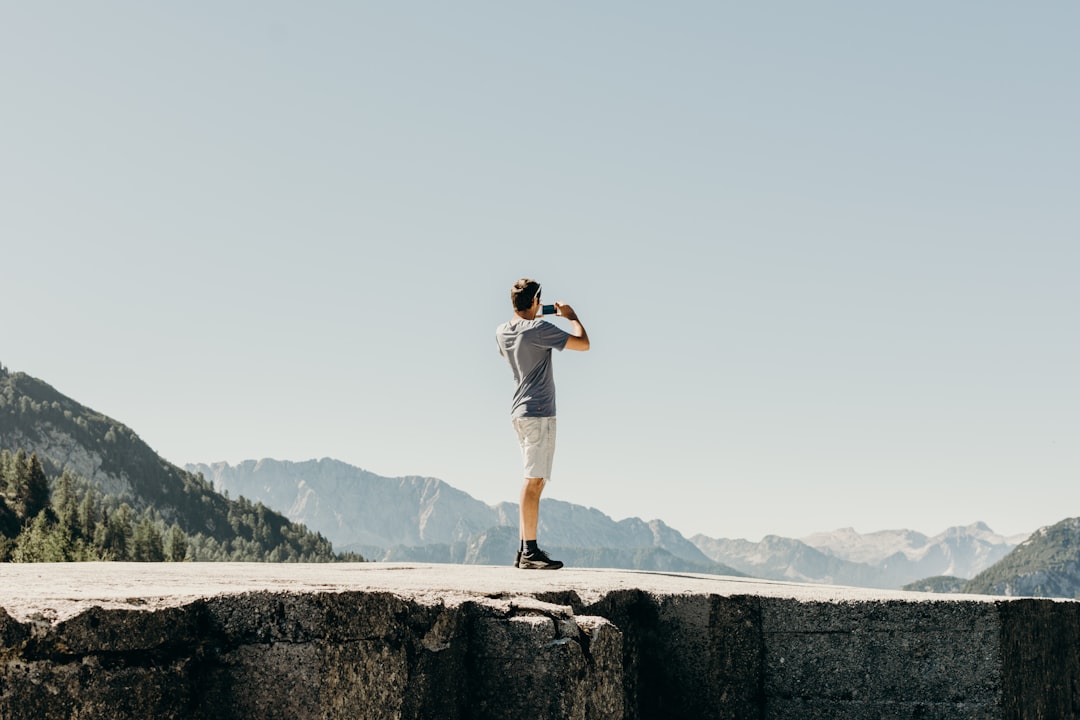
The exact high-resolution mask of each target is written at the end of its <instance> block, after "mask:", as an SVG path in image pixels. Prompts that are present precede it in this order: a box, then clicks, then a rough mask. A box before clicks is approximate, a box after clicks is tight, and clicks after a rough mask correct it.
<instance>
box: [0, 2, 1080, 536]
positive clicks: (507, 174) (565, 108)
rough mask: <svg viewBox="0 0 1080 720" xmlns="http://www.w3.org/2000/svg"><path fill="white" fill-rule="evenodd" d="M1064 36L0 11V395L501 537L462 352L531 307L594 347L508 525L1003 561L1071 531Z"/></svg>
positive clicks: (95, 6) (675, 13)
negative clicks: (469, 504) (373, 479)
mask: <svg viewBox="0 0 1080 720" xmlns="http://www.w3.org/2000/svg"><path fill="white" fill-rule="evenodd" d="M1078 25H1080V5H1077V4H1076V3H1071V2H1046V3H1037V4H1034V5H1032V4H1028V5H1017V4H1015V3H1002V2H978V3H976V2H956V3H936V2H933V3H932V2H919V1H917V2H912V3H902V4H896V3H865V2H831V1H826V2H822V3H800V2H777V3H728V2H693V1H690V2H682V3H645V2H610V1H601V2H592V3H471V2H463V3H440V2H424V1H421V2H413V3H374V2H332V1H328V2H322V3H294V2H276V1H270V2H261V3H239V2H234V1H232V0H224V1H222V2H213V3H211V2H201V1H197V2H184V3H145V2H134V1H117V0H104V1H103V2H97V3H76V2H36V3H26V2H15V1H13V0H0V98H2V100H0V103H2V108H3V109H2V112H0V318H2V322H0V362H2V363H3V364H4V365H5V366H6V367H7V368H8V369H9V370H11V371H22V372H26V373H28V374H30V375H32V376H34V377H37V378H40V379H42V380H44V381H46V382H48V383H49V384H51V385H52V386H54V387H55V388H56V389H57V390H59V391H60V392H62V393H64V394H66V395H68V396H70V397H72V398H74V399H76V400H77V401H79V402H81V403H83V404H85V405H87V406H89V407H91V408H93V409H94V410H96V411H98V412H101V413H104V414H105V415H108V416H110V417H112V418H115V419H117V420H119V421H120V422H122V423H124V424H126V425H128V426H129V427H131V428H132V429H133V430H134V431H135V432H136V433H138V435H139V436H140V437H141V438H142V439H143V440H144V441H146V442H147V443H148V444H149V445H150V446H151V447H152V448H154V449H155V450H156V451H157V452H158V453H160V454H161V455H162V456H163V457H164V458H165V459H166V460H168V461H170V462H173V463H176V464H179V465H183V464H185V463H196V462H203V463H212V462H218V461H227V462H230V463H238V462H241V461H243V460H247V459H259V458H266V457H269V458H276V459H279V460H293V461H303V460H308V459H312V458H323V457H331V458H336V459H338V460H342V461H344V462H347V463H350V464H353V465H356V466H359V467H362V468H365V469H367V470H369V471H371V472H374V473H378V474H380V475H385V476H391V477H396V476H404V475H420V476H431V477H437V478H440V479H442V480H444V481H446V482H448V483H450V484H451V485H453V486H454V487H456V488H458V489H460V490H463V491H465V492H467V493H469V494H470V495H472V496H473V497H475V498H477V499H480V500H482V501H484V502H487V503H491V504H494V503H497V502H501V501H514V502H516V501H517V497H518V492H519V487H520V484H521V474H522V470H521V464H520V456H519V451H518V448H517V443H516V440H515V438H514V435H513V431H512V429H511V427H510V423H509V407H510V399H511V395H512V392H513V383H512V377H511V374H510V369H509V367H508V366H507V364H506V362H505V361H504V360H503V359H502V358H501V357H500V356H499V354H498V352H497V349H496V345H495V340H494V329H495V327H496V325H498V324H499V323H501V322H503V321H505V320H507V319H508V318H509V316H510V302H509V291H510V287H511V285H512V284H513V282H514V281H515V280H517V279H518V278H520V277H532V278H536V279H537V280H539V281H540V282H542V283H543V287H544V298H545V299H546V300H548V301H554V300H557V301H560V302H565V303H568V304H570V305H572V306H573V308H574V309H575V310H576V311H577V313H578V314H579V316H580V318H581V320H582V322H583V323H584V325H585V327H586V328H587V330H588V332H589V336H590V339H591V341H592V349H591V350H590V351H589V352H587V353H575V352H563V353H560V354H557V355H556V357H555V360H554V362H555V377H556V383H557V387H558V411H559V439H558V450H557V453H556V459H555V468H554V471H553V477H552V481H551V483H550V484H549V485H548V488H547V490H546V491H545V497H550V498H556V499H559V500H564V501H567V502H573V503H579V504H582V505H587V506H591V507H596V508H599V509H600V510H602V511H603V512H605V513H607V514H608V515H610V516H612V517H613V518H614V519H616V520H619V519H622V518H626V517H640V518H643V519H646V520H649V519H661V520H663V521H664V522H665V523H667V524H668V525H670V526H672V527H674V528H676V529H678V530H679V531H681V532H682V533H683V534H685V535H687V536H691V535H693V534H697V533H703V534H705V535H708V536H710V537H717V538H747V539H750V540H759V539H761V538H762V537H763V536H765V535H768V534H776V535H783V536H788V537H801V536H804V535H807V534H809V533H812V532H816V531H825V530H831V529H836V528H842V527H853V528H855V529H856V530H857V531H859V532H862V533H868V532H874V531H878V530H885V529H897V528H909V529H913V530H918V531H920V532H924V533H927V534H935V533H938V532H941V531H942V530H944V529H946V528H948V527H952V526H956V525H967V524H970V523H973V522H976V521H983V522H986V523H987V524H989V525H990V527H991V528H993V529H994V530H995V531H997V532H999V533H1002V534H1006V535H1012V534H1018V533H1027V532H1031V531H1033V530H1035V529H1037V528H1038V527H1041V526H1044V525H1048V524H1052V523H1055V522H1057V521H1059V520H1061V519H1064V518H1066V517H1074V516H1077V515H1080V443H1078V442H1077V440H1078V437H1080V382H1078V380H1077V372H1076V369H1077V368H1078V367H1080V340H1078V333H1077V329H1078V327H1080V282H1078V279H1080V278H1078V269H1080V202H1078V199H1080V133H1077V131H1076V128H1078V127H1080V92H1077V88H1078V84H1080V44H1078V43H1077V42H1076V41H1075V39H1076V34H1077V27H1078ZM556 322H557V323H560V322H564V321H560V320H556ZM564 327H565V326H564ZM542 541H543V539H542V538H541V542H542Z"/></svg>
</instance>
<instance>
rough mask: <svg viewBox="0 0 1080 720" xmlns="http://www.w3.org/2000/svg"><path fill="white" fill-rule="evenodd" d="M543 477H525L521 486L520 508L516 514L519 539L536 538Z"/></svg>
mask: <svg viewBox="0 0 1080 720" xmlns="http://www.w3.org/2000/svg"><path fill="white" fill-rule="evenodd" d="M545 484H547V481H546V480H544V478H525V482H524V483H523V484H522V486H521V510H520V512H519V514H518V527H519V529H520V531H521V532H520V534H521V541H522V543H524V542H525V541H526V540H534V541H535V540H536V523H537V522H538V520H539V517H540V493H542V492H544V485H545Z"/></svg>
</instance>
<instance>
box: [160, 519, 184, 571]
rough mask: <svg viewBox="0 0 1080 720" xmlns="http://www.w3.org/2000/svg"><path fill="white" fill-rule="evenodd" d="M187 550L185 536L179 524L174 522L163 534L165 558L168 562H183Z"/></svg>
mask: <svg viewBox="0 0 1080 720" xmlns="http://www.w3.org/2000/svg"><path fill="white" fill-rule="evenodd" d="M187 551H188V542H187V536H186V535H185V534H184V531H183V530H181V529H180V526H179V525H175V524H174V525H173V526H172V527H171V528H169V532H168V534H167V535H166V536H165V559H166V560H168V561H169V562H184V559H185V558H186V557H187Z"/></svg>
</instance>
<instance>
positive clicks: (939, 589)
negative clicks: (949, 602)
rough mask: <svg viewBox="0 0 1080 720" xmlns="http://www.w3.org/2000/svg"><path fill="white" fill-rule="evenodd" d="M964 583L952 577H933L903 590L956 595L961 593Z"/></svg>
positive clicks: (918, 581) (962, 580)
mask: <svg viewBox="0 0 1080 720" xmlns="http://www.w3.org/2000/svg"><path fill="white" fill-rule="evenodd" d="M966 583H967V580H965V579H964V578H958V577H956V576H954V575H935V576H934V577H928V578H923V579H922V580H916V581H915V582H912V583H908V584H907V585H905V586H904V588H903V589H904V590H910V591H913V592H931V593H958V592H963V590H964V585H965V584H966Z"/></svg>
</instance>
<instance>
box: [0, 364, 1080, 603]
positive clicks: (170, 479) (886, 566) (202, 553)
mask: <svg viewBox="0 0 1080 720" xmlns="http://www.w3.org/2000/svg"><path fill="white" fill-rule="evenodd" d="M0 451H5V452H7V453H9V454H8V455H6V456H5V457H7V458H9V459H8V460H5V462H12V460H11V458H16V456H15V455H14V453H24V455H19V456H18V457H23V458H26V457H29V456H30V455H31V454H33V455H34V456H36V457H37V458H39V460H40V462H41V465H42V466H43V468H44V469H45V470H46V471H47V473H51V475H52V480H51V481H50V482H52V484H53V492H54V493H56V492H57V487H58V486H57V482H59V481H58V476H59V475H60V474H61V473H63V474H64V477H67V475H68V474H69V473H70V474H72V475H73V476H74V477H75V478H76V479H77V480H78V483H76V484H74V485H73V484H72V483H71V482H70V481H68V484H67V485H66V486H64V487H66V488H67V490H65V491H64V492H67V493H68V494H69V496H70V492H71V488H78V487H87V488H91V489H92V490H93V491H94V492H97V493H99V497H98V500H96V501H95V502H96V503H97V504H98V506H99V507H100V509H101V518H100V519H101V520H102V521H104V520H105V519H107V518H106V517H105V515H106V513H113V514H114V518H115V517H118V516H119V515H122V511H123V510H124V507H123V506H124V505H130V507H131V508H133V511H134V513H135V514H134V515H132V514H131V513H129V515H128V516H127V517H128V518H129V520H128V522H129V524H128V525H127V526H126V527H128V531H130V530H131V527H132V525H131V524H130V522H131V521H132V520H134V519H138V518H142V520H140V522H141V523H142V525H141V526H140V527H143V526H146V527H149V526H150V525H153V526H155V527H156V528H158V529H159V530H161V531H164V530H165V529H167V528H168V526H169V525H170V524H171V530H170V533H172V534H173V535H175V534H177V533H179V537H180V538H181V539H183V538H184V537H186V538H187V540H186V542H187V547H188V555H187V559H189V560H201V559H216V560H229V559H234V560H235V559H259V560H271V561H273V560H286V559H291V560H334V559H337V560H341V559H351V560H356V559H359V555H357V554H349V555H342V554H341V553H335V552H334V550H333V549H332V548H331V546H330V541H333V543H335V544H337V545H338V548H337V549H338V550H342V551H347V550H359V551H362V552H363V553H365V554H366V555H367V556H369V559H374V560H426V561H432V562H465V563H485V564H488V563H490V564H509V563H510V562H511V561H512V554H513V551H514V548H515V546H516V544H517V531H516V524H517V523H516V521H517V512H518V508H517V505H515V504H513V503H500V504H498V505H494V506H489V505H487V504H485V503H483V502H480V501H478V500H476V499H475V498H472V497H471V496H469V495H468V494H467V493H465V492H462V491H461V490H458V489H456V488H454V487H451V486H450V485H448V484H447V483H445V482H443V481H441V480H439V479H437V478H430V477H402V478H385V477H381V476H379V475H376V474H374V473H370V472H368V471H365V470H362V469H360V468H357V467H354V466H351V465H347V464H346V463H343V462H339V461H336V460H332V459H323V460H310V461H306V462H287V461H279V460H271V459H264V460H259V461H254V460H253V461H248V462H244V463H240V464H239V465H236V466H230V465H228V464H227V463H213V464H201V465H193V466H189V467H188V468H186V469H182V468H179V467H177V466H175V465H173V464H172V463H170V462H168V461H166V460H165V459H163V458H162V457H160V456H159V455H158V454H157V453H155V452H154V451H153V450H152V449H151V448H150V447H149V446H147V445H146V443H145V442H143V441H142V440H141V439H140V438H139V437H138V435H137V434H136V433H135V432H134V431H133V430H132V429H130V428H128V427H127V426H125V425H124V424H123V423H121V422H119V421H117V420H114V419H112V418H109V417H107V416H105V415H103V414H101V413H98V412H96V411H94V410H92V409H90V408H88V407H86V406H84V405H81V404H80V403H78V402H77V401H75V400H73V399H71V398H69V397H67V396H65V395H63V394H62V393H60V392H59V391H58V390H56V389H55V388H53V387H52V386H50V385H48V384H47V383H45V382H43V381H41V380H38V379H36V378H33V377H31V376H29V375H27V374H25V373H18V372H16V373H12V372H9V371H8V370H7V369H6V368H4V367H3V365H2V364H0ZM16 459H17V458H16ZM31 459H32V458H31ZM19 462H23V461H21V460H19ZM12 469H13V468H10V467H9V468H7V470H8V471H10V470H12ZM8 474H9V473H8ZM16 474H18V473H16ZM20 477H21V476H20ZM60 480H63V478H60ZM7 482H9V483H10V482H11V481H10V480H8V481H7ZM2 484H3V483H0V485H2ZM60 484H61V485H63V483H62V482H61V483H60ZM12 492H13V489H12V486H10V485H9V486H8V487H7V489H6V490H5V488H3V487H0V504H5V505H6V506H7V508H6V509H7V510H8V511H9V512H8V513H7V514H6V515H5V517H7V520H9V521H10V520H12V517H16V518H17V516H18V508H26V507H29V506H28V505H26V504H19V503H20V501H19V499H18V498H17V497H16V496H15V495H12V494H11V493H12ZM230 495H232V496H235V499H232V498H231V497H230ZM52 501H53V502H55V501H56V498H55V497H54V498H53V499H52ZM68 501H69V502H70V501H71V499H70V497H68ZM13 502H14V503H15V504H14V505H12V503H13ZM542 503H543V511H542V513H541V525H540V530H541V533H542V537H543V538H545V540H544V542H545V545H546V546H547V547H548V548H549V549H551V550H553V551H558V552H559V553H560V555H561V556H562V558H563V559H565V560H567V561H568V563H569V564H571V565H577V566H579V567H581V566H586V567H588V566H591V567H621V568H638V569H653V570H669V571H688V572H711V573H722V574H736V575H737V574H746V575H752V576H755V577H761V578H772V579H777V580H796V581H806V582H817V583H843V584H850V585H863V586H869V587H882V588H894V587H901V586H907V587H909V588H912V589H921V590H928V591H936V592H957V591H960V592H971V593H994V594H1005V595H1033V596H1051V597H1069V598H1072V597H1076V596H1078V593H1080V518H1067V519H1065V520H1062V521H1061V522H1059V523H1057V524H1055V525H1052V526H1049V527H1045V528H1041V529H1039V530H1038V531H1037V532H1035V533H1033V534H1031V535H1030V537H1028V538H1026V539H1024V538H1023V537H1022V536H1018V537H1003V536H1001V535H998V534H996V533H994V532H993V531H992V530H991V529H990V528H988V527H987V526H986V525H985V524H982V523H974V524H971V525H967V526H958V527H953V528H949V529H947V530H945V531H944V532H942V533H939V534H937V535H934V536H925V535H922V534H921V533H917V532H914V531H910V530H889V531H882V532H876V533H869V534H865V535H864V534H860V533H857V532H855V531H854V530H853V529H851V528H846V529H841V530H836V531H832V532H823V533H815V534H813V535H810V536H807V537H804V538H801V539H794V538H784V537H779V536H768V537H766V538H764V539H763V540H762V541H761V542H751V541H748V540H738V539H737V540H731V539H724V538H710V537H706V536H702V535H697V536H694V537H692V538H690V539H687V538H686V537H684V536H683V535H682V534H681V533H680V532H678V531H677V530H675V529H674V528H672V527H670V526H668V525H667V524H665V523H664V522H663V521H661V520H650V521H645V520H641V519H640V518H628V519H625V520H619V521H616V520H613V519H612V518H611V517H609V516H608V515H606V514H604V513H603V512H601V511H600V510H598V509H596V508H587V507H583V506H580V505H574V504H572V503H566V502H561V501H558V500H553V499H545V500H543V501H542ZM80 507H81V506H80ZM12 508H15V509H16V515H15V516H12V515H11V512H10V511H11V509H12ZM0 509H3V508H0ZM61 510H62V509H61ZM44 514H45V513H42V515H43V516H44ZM63 514H64V513H63V512H61V515H63ZM87 519H90V520H92V518H87ZM29 520H30V518H29V517H27V518H25V519H23V520H22V521H21V522H28V521H29ZM50 523H53V524H54V525H55V519H50V518H46V522H45V523H44V524H43V525H42V524H40V523H39V525H40V527H39V529H47V527H46V526H48V525H49V524H50ZM110 523H111V520H110ZM8 524H10V523H8ZM91 524H92V523H91ZM121 525H123V523H121ZM4 527H5V528H6V530H3V531H4V532H8V533H10V532H14V531H17V530H18V528H14V529H13V528H10V527H7V525H5V526H4ZM25 527H29V525H26V526H24V529H25ZM56 527H57V528H58V529H59V526H56ZM110 527H111V525H110ZM309 528H310V530H309ZM69 529H70V528H69ZM20 537H21V536H20ZM41 537H42V538H46V539H47V536H45V535H42V536H41ZM328 539H329V540H328ZM0 540H4V539H2V538H0ZM16 540H17V539H16V538H15V537H14V536H12V535H9V536H8V537H7V538H6V540H4V542H6V543H7V547H8V548H9V549H10V548H11V547H12V543H14V544H15V545H16V546H18V547H21V546H19V544H18V542H16ZM86 547H88V548H89V547H91V546H90V544H89V539H87V544H86ZM181 547H182V545H181ZM196 551H197V552H196ZM31 554H32V553H31ZM114 555H115V556H116V557H117V559H123V557H122V556H121V555H120V554H119V553H114ZM136 559H137V558H136ZM180 559H182V558H180ZM966 578H971V579H970V580H968V579H966Z"/></svg>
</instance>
